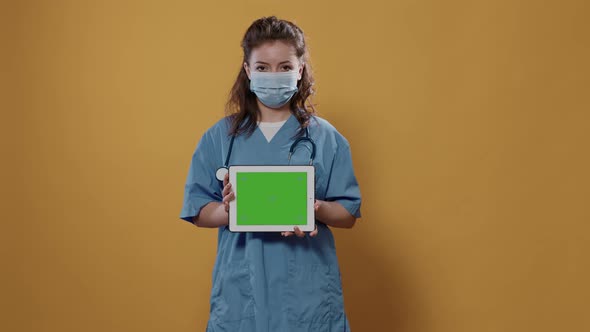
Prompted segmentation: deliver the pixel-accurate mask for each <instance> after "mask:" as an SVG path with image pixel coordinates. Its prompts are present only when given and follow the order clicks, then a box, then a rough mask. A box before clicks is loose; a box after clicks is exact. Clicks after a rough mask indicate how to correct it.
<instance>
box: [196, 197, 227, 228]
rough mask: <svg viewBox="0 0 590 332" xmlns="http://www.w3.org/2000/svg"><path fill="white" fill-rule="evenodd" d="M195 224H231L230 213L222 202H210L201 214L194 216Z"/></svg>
mask: <svg viewBox="0 0 590 332" xmlns="http://www.w3.org/2000/svg"><path fill="white" fill-rule="evenodd" d="M193 222H194V224H195V225H197V226H199V227H209V228H216V227H221V226H226V225H228V224H229V214H228V213H227V212H226V211H225V207H224V206H223V203H221V202H209V203H208V204H207V205H205V206H204V207H203V208H202V209H201V212H199V215H197V216H195V217H194V218H193Z"/></svg>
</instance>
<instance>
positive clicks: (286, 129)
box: [256, 112, 298, 144]
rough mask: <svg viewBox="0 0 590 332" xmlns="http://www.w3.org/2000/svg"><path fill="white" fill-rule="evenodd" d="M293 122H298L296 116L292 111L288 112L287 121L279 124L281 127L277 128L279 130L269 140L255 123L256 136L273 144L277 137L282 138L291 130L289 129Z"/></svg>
mask: <svg viewBox="0 0 590 332" xmlns="http://www.w3.org/2000/svg"><path fill="white" fill-rule="evenodd" d="M294 122H295V123H298V121H297V118H296V117H295V116H294V115H293V113H292V112H289V118H287V121H286V122H285V123H284V124H283V125H282V126H281V128H279V130H278V131H277V132H276V133H275V134H274V136H273V137H272V138H271V139H270V141H268V140H267V139H266V136H264V133H263V132H262V130H260V128H259V127H258V124H257V125H256V131H257V132H258V136H259V137H260V138H261V139H262V140H264V142H265V143H267V144H274V143H276V142H277V141H278V139H282V138H283V136H285V133H286V132H287V133H288V132H291V130H290V129H291V128H292V127H293V125H294Z"/></svg>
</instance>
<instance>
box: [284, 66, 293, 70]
mask: <svg viewBox="0 0 590 332" xmlns="http://www.w3.org/2000/svg"><path fill="white" fill-rule="evenodd" d="M283 70H285V71H291V70H293V67H291V66H283Z"/></svg>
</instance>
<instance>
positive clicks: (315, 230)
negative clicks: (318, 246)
mask: <svg viewBox="0 0 590 332" xmlns="http://www.w3.org/2000/svg"><path fill="white" fill-rule="evenodd" d="M316 235H318V225H316V226H315V229H314V230H313V231H312V232H311V233H309V236H311V237H314V236H316Z"/></svg>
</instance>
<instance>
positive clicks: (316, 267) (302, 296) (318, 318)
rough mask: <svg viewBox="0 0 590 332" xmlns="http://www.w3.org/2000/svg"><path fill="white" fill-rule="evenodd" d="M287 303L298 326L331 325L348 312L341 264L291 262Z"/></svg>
mask: <svg viewBox="0 0 590 332" xmlns="http://www.w3.org/2000/svg"><path fill="white" fill-rule="evenodd" d="M284 304H285V306H284V307H285V311H286V312H285V313H286V315H287V319H288V320H289V321H291V322H292V323H293V324H295V325H304V326H314V327H315V328H316V329H315V330H316V331H320V330H322V329H321V328H322V326H326V327H328V326H330V325H331V324H332V320H334V319H336V318H340V313H341V312H343V310H344V308H343V300H342V289H341V282H340V273H339V270H338V265H336V264H328V265H326V264H301V263H300V262H297V263H296V262H295V261H291V262H289V266H288V282H287V288H286V290H285V299H284Z"/></svg>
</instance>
